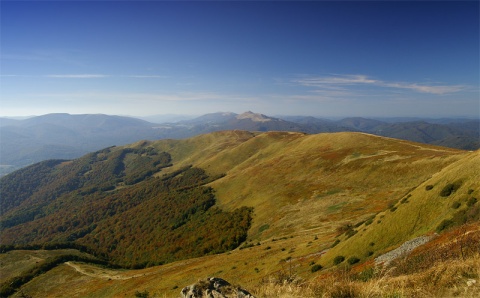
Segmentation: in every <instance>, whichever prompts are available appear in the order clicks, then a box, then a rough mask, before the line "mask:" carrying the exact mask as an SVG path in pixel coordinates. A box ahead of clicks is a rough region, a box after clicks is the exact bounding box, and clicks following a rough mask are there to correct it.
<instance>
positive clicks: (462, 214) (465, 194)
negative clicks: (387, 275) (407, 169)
mask: <svg viewBox="0 0 480 298" xmlns="http://www.w3.org/2000/svg"><path fill="white" fill-rule="evenodd" d="M478 198H480V151H476V152H472V153H470V154H468V155H466V156H464V157H463V158H462V159H461V160H459V161H457V162H455V163H453V164H451V165H449V166H446V167H445V168H444V169H442V170H441V171H439V172H438V173H436V174H435V175H433V176H432V177H431V178H430V179H428V180H426V181H425V182H423V183H421V184H419V185H418V187H416V188H415V189H413V190H412V191H410V192H408V193H406V194H405V195H404V196H402V197H399V200H398V201H397V202H394V203H392V204H391V206H390V208H389V209H387V210H385V211H382V212H379V213H377V214H375V215H373V216H371V217H370V218H368V220H367V221H366V222H365V223H363V224H360V225H358V226H357V225H356V227H355V228H354V229H352V230H353V231H354V232H353V233H355V234H354V235H353V236H351V237H348V235H342V236H341V237H339V238H338V239H339V240H340V242H339V243H338V245H336V246H335V247H334V248H332V249H331V250H330V251H328V253H327V254H326V255H325V256H324V257H323V258H322V263H323V264H325V265H329V266H331V265H332V261H333V259H334V258H335V257H336V256H339V255H341V256H344V257H345V258H346V259H348V258H350V257H356V258H359V259H360V260H362V261H363V260H367V259H371V258H372V257H374V256H378V255H379V254H381V253H384V252H386V251H388V250H390V249H392V248H395V247H397V246H399V245H400V244H402V243H403V242H405V241H407V240H410V239H413V238H415V237H417V236H421V235H425V234H433V233H437V232H438V233H440V232H442V231H444V230H445V229H448V228H450V227H452V226H456V225H457V226H458V225H461V224H464V223H467V222H469V221H478V220H480V209H479V207H480V204H477V200H478ZM353 233H352V232H350V234H353Z"/></svg>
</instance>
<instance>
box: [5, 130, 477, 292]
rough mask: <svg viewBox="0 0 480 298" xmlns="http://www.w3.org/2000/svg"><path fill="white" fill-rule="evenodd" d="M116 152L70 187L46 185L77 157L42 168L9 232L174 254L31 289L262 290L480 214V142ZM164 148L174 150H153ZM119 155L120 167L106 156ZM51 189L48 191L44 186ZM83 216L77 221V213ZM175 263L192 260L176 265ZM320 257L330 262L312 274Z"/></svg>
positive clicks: (137, 253)
mask: <svg viewBox="0 0 480 298" xmlns="http://www.w3.org/2000/svg"><path fill="white" fill-rule="evenodd" d="M108 150H109V151H108V152H106V153H105V154H104V156H103V159H101V162H102V164H103V166H100V164H96V163H92V164H90V163H87V164H89V165H90V166H89V168H88V169H86V170H85V172H83V174H82V175H73V176H72V177H76V179H77V180H74V181H76V183H80V184H81V187H80V188H78V189H76V190H75V191H74V192H72V193H70V192H65V191H64V189H65V188H62V185H63V184H61V183H60V184H55V183H53V184H52V183H49V181H50V180H52V179H53V181H57V180H56V179H55V177H56V176H54V175H56V173H57V174H58V173H64V174H62V176H61V177H66V178H64V179H67V178H68V177H70V176H68V175H67V173H75V171H74V170H73V169H72V168H69V167H73V166H78V164H79V163H80V164H82V161H81V160H75V161H73V162H53V163H52V164H51V165H50V164H48V165H41V166H39V165H37V166H36V167H40V169H43V170H42V171H44V172H46V173H47V174H48V175H47V176H42V177H47V178H45V179H46V180H35V181H38V183H33V184H32V188H30V189H28V188H27V189H28V193H27V192H25V193H23V194H22V195H21V196H19V197H18V198H20V199H19V200H17V201H14V202H13V203H8V204H7V206H10V207H8V208H10V209H8V212H6V213H4V214H3V215H2V220H3V222H4V223H8V224H10V226H8V225H4V226H3V229H4V230H3V231H2V233H5V235H6V236H5V238H4V239H7V240H8V242H7V244H8V243H12V244H16V243H22V242H21V241H24V242H23V243H30V242H36V241H37V242H46V241H69V239H70V240H72V239H71V238H69V237H73V238H74V239H73V241H74V243H77V244H79V245H80V244H81V245H83V246H87V247H89V248H91V249H93V250H95V251H96V252H98V253H99V254H100V255H101V256H105V257H108V258H110V259H112V260H120V261H117V262H118V263H121V264H124V265H125V264H126V263H122V262H125V261H122V260H127V259H128V260H134V261H135V263H136V264H139V265H141V266H144V265H155V264H158V263H166V264H164V265H162V266H156V267H151V268H147V269H143V270H133V271H122V272H120V271H118V270H113V269H106V268H104V269H100V268H99V267H96V266H92V265H89V264H81V263H69V264H65V265H61V266H58V267H56V268H54V269H52V270H50V271H48V272H47V273H46V274H44V275H41V276H39V277H37V278H35V279H33V280H32V281H30V282H29V283H28V284H26V285H24V286H23V287H22V290H24V291H25V293H32V294H33V293H41V294H40V296H43V297H55V296H62V295H63V296H65V297H67V296H68V297H74V296H77V297H78V296H81V297H100V296H102V297H105V296H125V295H127V296H134V294H135V292H136V291H144V290H147V291H149V292H150V293H151V294H155V295H157V296H160V297H177V296H178V293H179V291H180V289H181V287H183V286H185V285H188V284H191V283H193V282H195V281H196V280H198V279H200V278H204V277H206V276H219V277H222V278H225V279H227V280H229V281H233V282H235V283H238V284H241V285H242V286H244V287H245V288H247V289H257V293H262V291H260V290H258V289H259V285H261V284H264V283H265V281H268V280H278V281H282V280H283V278H285V277H288V276H298V277H301V278H303V279H306V280H312V279H315V278H316V277H317V276H320V275H322V274H323V273H328V274H330V273H329V272H331V270H332V269H329V268H333V269H335V268H336V266H334V265H333V259H334V258H335V257H336V256H338V255H342V256H344V257H346V259H348V258H350V257H356V258H358V259H359V261H360V262H363V261H368V262H372V261H373V258H374V257H375V256H378V255H380V254H381V253H384V252H386V251H388V250H390V249H393V248H395V247H397V246H398V245H400V244H402V243H403V242H405V241H407V240H409V239H411V238H413V237H415V236H418V235H423V234H425V233H428V234H432V233H434V232H435V231H437V230H438V231H440V230H442V229H443V230H446V229H448V228H449V227H450V226H455V225H458V224H461V223H464V222H467V221H475V220H478V218H477V217H476V215H477V216H478V213H479V212H478V209H475V208H477V206H478V204H477V203H475V202H473V199H472V198H478V197H479V184H478V183H479V182H478V181H479V180H480V179H478V177H479V173H478V169H479V168H480V164H479V152H478V151H477V152H473V153H472V152H465V151H461V150H455V149H448V148H443V147H435V146H430V145H423V144H418V143H412V142H407V141H401V140H396V139H390V138H384V137H378V136H373V135H368V134H363V133H332V134H319V135H306V134H302V133H288V132H267V133H251V132H245V131H224V132H217V133H211V134H206V135H201V136H197V137H195V138H190V139H185V140H165V141H155V142H147V141H142V142H138V143H135V144H131V145H129V146H126V147H118V148H110V149H108ZM119 152H128V153H127V154H123V155H122V154H120V153H119ZM154 153H155V154H156V155H152V154H154ZM95 154H97V155H98V154H99V153H98V152H97V153H95ZM95 154H94V155H89V156H90V157H89V158H90V160H91V159H92V156H95ZM149 154H150V155H149ZM157 155H158V156H160V155H161V156H164V157H166V158H165V159H162V160H164V161H163V162H162V163H156V162H152V161H151V160H150V159H149V158H156V156H157ZM115 156H117V157H115ZM85 158H86V157H85ZM97 159H98V158H97ZM149 160H150V161H149ZM110 161H111V162H115V161H116V162H117V164H119V165H120V167H113V168H112V167H111V166H107V165H110ZM152 167H153V168H152ZM80 168H82V167H80ZM97 168H98V169H111V168H112V169H117V170H111V171H110V172H109V171H107V170H102V171H100V170H98V171H100V172H98V173H103V172H105V171H106V172H108V173H115V175H114V178H113V177H112V176H111V175H105V178H102V179H99V180H98V181H103V182H102V183H104V184H105V183H106V184H105V185H103V184H102V185H103V186H102V187H105V188H100V187H98V186H97V185H92V183H93V182H91V181H89V180H88V179H87V177H95V176H97V175H99V174H97V172H95V171H97V170H96V169H97ZM144 168H145V169H148V170H146V171H145V170H144ZM49 169H50V170H49ZM64 169H70V170H68V171H66V172H63V170H64ZM82 169H83V168H82ZM72 171H73V172H72ZM15 175H20V176H16V177H23V178H22V179H25V178H26V177H28V175H27V173H26V172H23V174H22V172H20V173H17V174H15ZM49 175H53V176H49ZM7 177H8V176H7ZM48 177H50V178H51V179H50V178H48ZM78 177H80V178H78ZM99 177H103V176H101V175H99ZM128 177H130V178H131V179H132V182H127V178H128ZM133 177H138V178H133ZM9 179H11V178H9ZM49 179H50V180H49ZM72 179H73V178H72ZM78 179H80V180H78ZM85 179H86V180H85ZM3 181H5V180H2V182H3ZM93 181H96V180H95V179H93ZM24 183H25V185H27V182H24ZM108 183H110V184H108ZM107 184H108V185H107ZM8 185H13V184H8ZM42 185H43V186H45V185H49V187H47V188H46V190H41V191H40V189H43V188H42ZM52 185H53V186H52ZM86 186H88V188H85V187H86ZM9 187H10V188H8V189H9V191H12V192H13V191H14V190H15V188H14V187H13V186H9ZM12 187H13V188H12ZM22 189H23V188H22ZM87 189H89V191H87ZM49 191H50V192H49ZM53 191H56V193H58V198H57V199H56V200H52V201H51V200H50V199H51V197H49V196H47V195H46V194H50V193H52V192H53ZM62 191H64V192H62ZM447 193H448V195H447ZM80 202H83V203H80ZM32 204H33V205H35V204H36V205H35V206H37V208H38V209H33V210H39V211H40V212H39V213H35V216H34V218H33V220H29V219H28V217H21V216H23V215H22V214H23V213H22V212H23V211H24V210H29V209H28V208H29V206H30V205H32ZM42 204H43V205H42ZM38 206H40V207H38ZM25 208H27V209H25ZM252 210H253V211H252ZM80 211H81V212H83V213H79V212H80ZM75 214H79V215H80V216H78V218H79V220H80V219H81V221H80V223H79V225H78V227H77V226H74V225H73V221H72V222H71V223H70V222H69V221H71V219H73V218H75ZM82 214H83V215H82ZM16 216H20V217H21V219H23V221H22V220H17V219H16ZM25 218H26V219H27V220H26V221H25ZM84 218H86V219H88V220H84ZM16 220H17V221H16ZM12 223H13V224H12ZM49 223H55V225H54V226H52V225H49ZM57 223H60V224H57ZM92 223H95V225H93V226H91V224H92ZM58 227H64V228H63V229H58ZM249 227H250V229H249ZM165 228H166V229H165ZM344 232H347V234H342V233H344ZM14 235H21V237H17V238H15V237H14ZM2 237H3V235H2ZM25 239H27V240H25ZM335 240H339V241H337V242H338V243H337V244H336V246H334V247H333V248H331V249H329V248H330V247H331V246H332V244H333V243H335ZM243 241H245V242H244V243H243V244H241V246H240V247H239V248H236V249H234V248H235V247H236V246H237V245H239V244H240V243H241V242H243ZM372 243H373V244H372ZM231 249H234V250H233V251H229V252H224V253H221V252H222V251H228V250H231ZM328 249H329V250H328ZM202 255H203V256H202ZM152 256H154V257H152ZM199 256H201V257H199ZM191 257H197V258H191ZM122 258H124V259H122ZM176 259H177V260H178V259H183V260H182V261H176V262H172V261H174V260H176ZM169 262H171V263H169ZM72 264H73V265H72ZM314 264H318V265H322V266H323V269H322V270H319V271H316V270H312V268H313V267H312V266H313V265H314ZM344 264H345V262H344V263H343V264H342V266H341V267H344ZM130 265H131V264H130ZM58 276H63V278H62V279H58V278H57V277H58ZM59 293H61V295H59ZM271 297H275V296H271ZM292 297H301V296H292Z"/></svg>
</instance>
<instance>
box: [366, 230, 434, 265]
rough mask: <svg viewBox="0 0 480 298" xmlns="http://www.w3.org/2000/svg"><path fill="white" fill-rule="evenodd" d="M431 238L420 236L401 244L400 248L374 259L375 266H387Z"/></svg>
mask: <svg viewBox="0 0 480 298" xmlns="http://www.w3.org/2000/svg"><path fill="white" fill-rule="evenodd" d="M432 238H433V236H421V237H417V238H415V239H412V240H410V241H407V242H405V243H403V244H402V245H401V246H400V247H398V248H396V249H394V250H392V251H389V252H387V253H386V254H383V255H381V256H378V257H377V258H375V265H376V266H379V265H383V266H388V265H389V264H390V263H391V262H392V261H393V260H395V259H396V258H398V257H400V256H403V255H407V254H409V253H410V252H411V251H412V250H414V249H415V248H417V247H419V246H420V245H423V244H425V243H427V242H428V241H430V240H431V239H432Z"/></svg>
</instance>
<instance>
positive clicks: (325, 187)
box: [154, 131, 465, 239]
mask: <svg viewBox="0 0 480 298" xmlns="http://www.w3.org/2000/svg"><path fill="white" fill-rule="evenodd" d="M154 146H156V147H157V148H158V149H160V150H165V151H167V152H169V153H170V154H171V155H172V159H173V163H174V165H176V166H174V167H173V168H172V169H168V170H175V169H176V168H177V167H181V166H185V165H189V164H193V165H194V166H197V167H200V168H203V169H205V170H206V171H207V172H208V173H209V174H211V175H218V174H226V176H225V177H223V178H222V179H219V180H217V181H215V182H213V183H212V184H211V186H212V187H213V188H214V189H215V190H216V196H217V199H218V200H219V204H220V206H221V207H223V208H226V209H228V210H231V209H234V208H237V207H239V206H250V207H254V208H255V217H254V222H253V227H252V229H251V231H250V238H259V239H265V238H266V237H267V238H268V237H270V236H274V235H283V234H285V235H286V234H288V235H289V234H291V233H301V232H303V231H305V230H309V229H319V230H320V231H322V232H323V233H324V232H326V231H330V232H331V231H333V230H334V229H335V228H336V227H337V226H338V222H339V221H340V222H341V221H343V220H349V219H354V218H356V217H358V216H368V215H369V214H373V213H376V212H378V211H380V210H383V209H385V207H386V206H387V205H388V203H389V202H392V201H396V200H397V199H398V198H399V197H401V196H403V195H404V194H405V193H407V192H408V191H409V190H411V189H412V188H414V187H416V186H417V185H418V184H420V183H422V182H423V181H425V180H427V179H429V178H430V177H431V176H432V175H433V174H434V173H436V172H438V171H439V170H440V169H442V168H443V167H445V166H446V165H448V164H450V163H452V162H455V161H456V160H458V159H459V158H460V157H461V156H462V155H463V154H465V152H464V151H459V150H454V149H448V148H442V147H434V146H429V145H424V144H418V143H412V142H408V141H401V140H397V139H390V138H385V137H378V136H374V135H368V134H363V133H326V134H316V135H306V134H302V133H290V132H267V133H261V134H254V133H250V132H244V131H224V132H218V133H212V134H207V135H201V136H198V137H195V138H191V139H187V140H179V141H178V140H177V141H158V142H156V143H155V144H154Z"/></svg>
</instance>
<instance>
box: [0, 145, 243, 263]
mask: <svg viewBox="0 0 480 298" xmlns="http://www.w3.org/2000/svg"><path fill="white" fill-rule="evenodd" d="M170 165H171V158H170V155H169V154H168V153H166V152H158V151H157V150H155V149H154V148H152V147H143V148H139V149H133V148H117V147H111V148H107V149H104V150H100V151H97V152H95V153H91V154H88V155H86V156H84V157H82V158H80V159H76V160H73V161H60V160H52V161H46V162H42V163H39V164H35V165H33V166H30V167H27V168H25V169H23V170H20V171H17V172H15V173H13V174H11V175H8V176H6V177H3V178H2V179H1V180H0V187H1V189H0V190H1V193H2V205H1V210H2V216H1V233H2V244H3V245H26V244H43V243H62V244H65V243H70V244H71V246H72V247H75V245H81V246H85V247H87V248H89V249H90V251H93V252H94V253H95V254H97V255H99V256H102V257H104V258H107V259H108V260H110V261H111V262H112V263H115V264H119V265H122V266H127V267H144V266H147V265H153V264H162V263H165V262H171V261H174V260H178V259H182V258H188V257H195V256H200V255H204V254H208V253H218V252H223V251H226V250H230V249H233V248H235V247H237V246H238V245H239V244H240V243H241V242H242V241H244V240H245V238H246V235H247V231H248V228H249V226H250V213H251V209H249V208H240V209H237V210H234V211H232V212H224V211H222V210H220V209H218V208H217V207H215V203H216V199H215V195H214V192H213V190H212V189H211V188H210V187H207V186H204V185H205V184H206V183H208V182H210V181H212V178H211V177H209V176H208V175H206V174H205V172H204V171H203V170H202V169H199V168H192V167H183V168H181V169H179V170H177V171H175V172H172V173H169V174H168V175H159V177H157V178H154V177H153V174H154V173H157V172H159V171H160V170H161V169H162V168H165V167H168V166H170ZM212 230H214V231H216V232H215V234H212V233H211V231H212Z"/></svg>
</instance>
